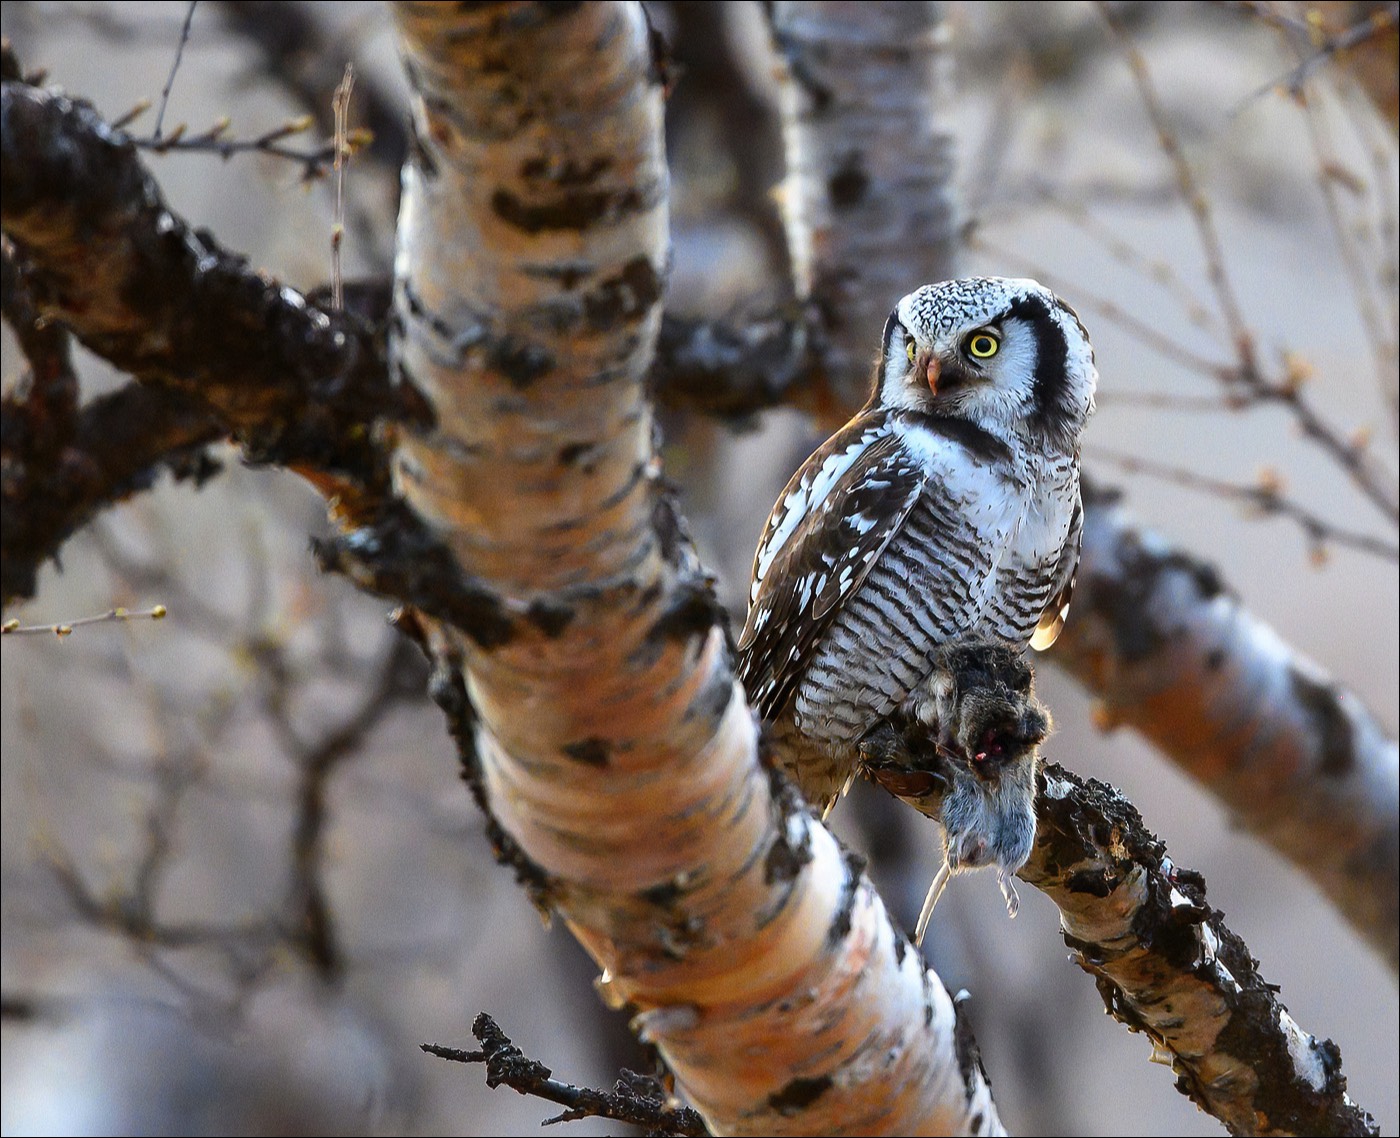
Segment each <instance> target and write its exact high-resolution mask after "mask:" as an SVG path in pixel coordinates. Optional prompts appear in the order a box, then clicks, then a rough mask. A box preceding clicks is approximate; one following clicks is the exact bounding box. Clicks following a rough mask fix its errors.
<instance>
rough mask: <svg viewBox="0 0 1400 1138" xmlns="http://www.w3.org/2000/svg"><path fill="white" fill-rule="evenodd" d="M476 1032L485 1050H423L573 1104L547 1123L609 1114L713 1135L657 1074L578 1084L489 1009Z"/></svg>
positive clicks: (652, 1127)
mask: <svg viewBox="0 0 1400 1138" xmlns="http://www.w3.org/2000/svg"><path fill="white" fill-rule="evenodd" d="M472 1034H473V1035H474V1036H476V1038H477V1042H479V1043H480V1044H481V1050H480V1051H460V1050H458V1049H456V1048H453V1047H440V1046H438V1045H437V1044H434V1043H424V1044H423V1045H422V1046H423V1050H424V1051H426V1052H427V1053H428V1054H429V1055H436V1056H437V1057H438V1058H439V1059H446V1060H448V1061H449V1062H454V1063H484V1064H486V1085H487V1086H488V1087H493V1088H494V1087H499V1086H507V1087H510V1088H511V1090H513V1091H515V1092H516V1093H517V1094H522V1095H532V1096H534V1097H535V1098H540V1099H544V1100H545V1101H547V1102H553V1103H558V1104H559V1105H560V1106H563V1107H567V1108H568V1109H567V1110H565V1111H564V1113H563V1114H561V1115H559V1116H557V1117H555V1118H551V1119H548V1120H547V1121H546V1122H544V1123H542V1125H545V1126H548V1125H550V1124H551V1123H555V1122H575V1121H577V1120H579V1119H581V1118H610V1119H613V1120H614V1121H617V1122H628V1123H631V1124H632V1125H633V1126H643V1127H646V1131H647V1133H648V1134H649V1135H659V1136H664V1135H680V1136H683V1138H691V1136H694V1138H698V1136H700V1135H706V1134H709V1131H708V1130H706V1129H705V1123H704V1120H703V1119H701V1117H700V1115H699V1114H698V1113H697V1112H695V1111H693V1110H691V1109H690V1108H689V1107H686V1106H681V1107H677V1106H671V1105H668V1103H667V1099H666V1092H665V1090H664V1089H663V1088H662V1087H661V1085H660V1084H659V1083H658V1082H657V1081H656V1080H655V1079H651V1078H648V1077H647V1076H645V1075H639V1074H637V1073H636V1072H635V1071H623V1073H622V1074H623V1077H622V1078H621V1079H618V1081H617V1085H616V1087H615V1088H614V1089H613V1090H612V1091H610V1092H609V1091H597V1090H593V1089H592V1088H591V1087H576V1086H574V1085H573V1084H572V1083H561V1082H560V1081H559V1080H558V1079H555V1078H553V1077H552V1076H553V1072H552V1071H551V1070H550V1069H549V1068H548V1067H546V1066H545V1065H544V1064H543V1063H541V1062H540V1061H539V1060H538V1059H530V1058H527V1057H526V1055H525V1053H524V1052H522V1051H521V1050H520V1048H518V1047H517V1046H515V1044H514V1043H512V1042H511V1041H510V1036H508V1035H506V1033H505V1032H504V1031H502V1030H501V1029H500V1027H499V1026H498V1025H497V1023H496V1021H495V1020H493V1019H492V1018H491V1017H490V1016H489V1015H487V1014H486V1013H485V1012H482V1013H481V1014H480V1015H479V1016H477V1017H476V1020H475V1022H473V1023H472Z"/></svg>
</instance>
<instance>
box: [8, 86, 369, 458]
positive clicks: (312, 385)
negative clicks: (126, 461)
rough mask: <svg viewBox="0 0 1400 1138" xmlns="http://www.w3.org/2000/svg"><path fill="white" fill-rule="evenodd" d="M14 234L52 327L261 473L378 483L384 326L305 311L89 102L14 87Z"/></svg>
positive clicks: (10, 145) (11, 193) (304, 306)
mask: <svg viewBox="0 0 1400 1138" xmlns="http://www.w3.org/2000/svg"><path fill="white" fill-rule="evenodd" d="M0 98H2V99H3V103H0V115H3V132H4V134H3V144H2V145H3V194H2V195H0V197H3V214H0V217H2V218H3V224H4V229H5V233H6V235H7V236H9V237H10V238H11V240H13V241H14V243H15V246H16V248H17V249H18V251H19V253H20V254H21V255H22V256H23V257H24V258H25V259H26V260H27V261H28V262H30V264H32V266H33V272H32V273H30V274H28V278H27V279H28V283H29V286H30V288H31V290H32V291H33V294H34V298H35V305H36V307H37V309H38V311H39V312H40V313H41V315H43V316H44V317H46V318H48V319H51V320H58V321H61V322H62V323H63V324H64V325H65V326H67V327H68V328H69V329H70V330H71V331H72V332H73V333H74V334H75V335H76V336H77V337H78V339H79V340H80V341H82V343H83V344H84V345H86V346H87V347H88V348H90V349H91V350H92V351H94V352H96V353H97V354H98V355H100V356H102V357H103V358H105V359H107V360H110V361H111V362H112V363H113V364H115V365H116V366H117V367H119V368H121V369H123V370H125V371H128V372H130V373H131V374H133V375H134V376H135V377H136V378H137V379H139V380H141V382H143V383H145V384H147V385H150V386H152V387H155V388H159V389H161V390H165V391H175V392H179V393H181V394H182V395H184V396H186V397H188V398H193V399H196V400H200V401H203V403H204V404H206V405H207V406H208V408H209V409H210V411H211V412H212V413H213V414H214V415H216V416H217V417H218V419H219V421H220V422H221V424H222V425H223V426H224V428H225V429H226V430H227V431H229V432H231V433H233V434H234V435H235V436H236V437H237V438H238V440H239V441H240V442H241V443H242V444H243V447H244V451H245V454H246V455H247V456H248V458H249V459H250V460H251V461H255V462H258V461H261V462H277V463H280V464H284V465H293V466H304V467H307V468H309V469H314V470H320V471H337V472H348V473H351V474H354V475H356V476H357V477H361V478H364V479H366V480H373V478H374V477H375V472H376V467H377V465H378V462H379V459H378V454H377V452H376V450H375V448H374V447H373V446H372V443H371V440H370V438H369V433H368V429H367V428H368V425H369V424H371V423H372V422H373V421H374V419H375V417H376V416H380V415H394V414H396V409H395V407H394V406H393V404H392V401H391V400H390V399H389V398H387V392H386V388H385V385H384V383H383V379H382V377H383V374H384V361H383V355H382V352H381V350H380V345H379V343H378V340H377V337H376V335H375V333H374V330H373V329H370V328H369V327H367V326H365V325H364V324H363V323H361V322H360V321H358V320H356V319H355V318H353V317H351V316H347V315H345V314H343V313H336V312H325V311H321V310H318V309H315V308H312V307H310V306H308V304H307V302H306V300H305V298H304V297H303V296H302V295H301V294H299V293H298V292H296V291H295V290H294V289H291V288H287V287H285V286H283V285H281V284H279V283H277V282H276V281H274V280H272V279H270V278H268V277H266V276H263V275H262V274H260V273H257V272H255V271H253V270H252V269H250V268H249V267H248V265H247V264H246V262H245V261H244V260H243V259H242V258H241V257H238V256H236V255H234V254H231V253H229V252H227V251H226V250H224V249H222V248H221V247H220V246H219V245H218V243H217V242H216V241H215V240H214V238H213V236H212V235H211V234H209V233H208V232H206V231H203V230H193V229H191V228H190V227H189V226H188V225H186V223H185V222H184V221H182V220H181V219H180V218H179V217H177V216H176V215H175V214H174V213H172V212H171V211H170V209H169V208H168V207H167V206H166V204H165V202H164V200H163V198H162V196H161V193H160V190H159V188H158V187H157V185H156V183H155V181H154V180H153V179H152V178H151V177H150V175H149V174H148V173H147V172H146V170H145V169H144V167H143V166H142V165H141V162H140V161H139V159H138V157H137V154H136V151H135V148H134V147H133V146H132V144H131V142H130V140H129V139H128V138H127V137H126V136H125V135H123V134H122V133H121V132H119V131H114V130H112V129H111V128H110V127H108V126H107V124H106V123H104V122H103V121H102V119H101V118H100V117H99V116H98V114H97V113H96V112H95V111H94V110H93V109H92V107H90V106H88V105H87V104H85V103H81V102H73V101H71V100H69V99H67V98H64V97H63V96H61V95H58V94H55V93H53V92H52V91H46V90H40V89H38V88H34V87H29V86H25V85H23V84H22V83H20V82H13V81H7V82H5V83H4V84H3V90H2V91H0Z"/></svg>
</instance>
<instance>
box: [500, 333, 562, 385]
mask: <svg viewBox="0 0 1400 1138" xmlns="http://www.w3.org/2000/svg"><path fill="white" fill-rule="evenodd" d="M488 359H489V360H490V363H491V366H492V367H493V368H495V369H496V370H497V371H499V372H500V373H501V374H502V375H503V376H505V377H506V379H507V380H508V381H509V382H510V385H511V386H512V387H514V388H515V389H516V390H517V391H524V390H525V388H527V387H529V386H530V385H531V384H532V383H534V382H535V380H537V379H539V378H540V377H541V376H544V375H548V374H549V373H550V372H551V371H553V370H554V363H555V361H554V356H553V354H552V353H550V352H549V351H547V350H546V349H544V348H542V347H540V346H539V345H538V344H532V343H530V342H529V341H528V340H523V339H521V338H520V337H518V336H512V335H505V336H501V337H499V338H497V339H495V340H493V341H492V343H491V347H490V350H489V355H488Z"/></svg>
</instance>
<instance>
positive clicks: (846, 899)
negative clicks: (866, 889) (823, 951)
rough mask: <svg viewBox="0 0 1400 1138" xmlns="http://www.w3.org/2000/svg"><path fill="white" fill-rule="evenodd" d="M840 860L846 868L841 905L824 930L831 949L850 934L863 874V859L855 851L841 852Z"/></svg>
mask: <svg viewBox="0 0 1400 1138" xmlns="http://www.w3.org/2000/svg"><path fill="white" fill-rule="evenodd" d="M841 859H842V861H843V862H844V863H845V866H846V880H845V881H844V882H843V883H842V885H841V903H840V904H839V905H837V907H836V915H835V916H834V917H832V919H831V927H830V928H828V929H827V930H826V943H827V944H828V945H830V946H831V947H833V948H834V947H835V946H836V945H838V944H840V943H841V942H842V941H843V940H845V939H846V937H848V936H849V935H850V933H851V920H852V918H853V915H854V914H855V909H856V898H857V897H858V896H859V895H860V886H861V874H863V873H864V872H865V858H863V857H861V855H860V854H858V853H856V852H855V850H842V851H841Z"/></svg>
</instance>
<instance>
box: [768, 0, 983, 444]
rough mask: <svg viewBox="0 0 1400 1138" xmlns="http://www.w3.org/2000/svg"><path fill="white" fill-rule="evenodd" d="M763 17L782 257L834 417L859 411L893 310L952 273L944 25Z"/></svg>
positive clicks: (908, 17)
mask: <svg viewBox="0 0 1400 1138" xmlns="http://www.w3.org/2000/svg"><path fill="white" fill-rule="evenodd" d="M772 14H773V15H772V18H773V35H774V39H775V40H776V42H777V46H778V50H779V53H780V54H781V55H782V57H783V58H784V59H785V60H786V62H787V75H786V77H785V79H786V81H785V82H784V83H783V86H782V113H783V137H784V143H785V151H786V154H787V168H788V169H787V180H786V182H785V184H784V189H783V212H784V217H785V221H786V224H787V230H788V247H789V251H790V252H791V255H792V262H793V273H794V276H795V284H796V289H797V295H798V296H799V297H800V298H802V299H804V300H806V299H810V300H811V301H812V302H813V303H814V304H815V305H816V307H817V309H818V311H819V312H820V315H821V326H822V328H823V330H824V331H825V333H826V335H825V338H824V341H823V344H822V348H823V354H824V356H825V362H826V367H827V372H828V374H829V376H830V381H831V389H832V391H833V393H834V395H835V397H836V403H837V405H836V406H835V407H833V408H831V409H830V410H831V415H830V416H829V417H834V416H839V415H840V411H841V408H842V407H850V406H859V405H860V404H861V403H862V402H863V401H864V399H865V396H866V394H867V391H868V387H869V375H870V362H871V356H872V352H873V350H874V348H875V347H876V346H877V344H878V339H879V335H880V329H881V328H882V327H883V326H884V323H885V317H886V316H888V315H889V312H890V310H891V309H892V308H894V305H895V302H896V301H898V300H899V298H900V297H901V296H903V295H904V294H905V293H907V292H909V291H911V290H912V289H913V288H916V287H917V286H918V285H921V284H925V283H927V282H930V281H937V280H944V279H946V278H948V277H953V276H956V275H957V273H956V272H955V271H954V264H955V256H956V251H957V239H958V233H957V208H956V206H955V204H954V201H953V193H952V176H953V134H952V129H951V116H949V115H948V113H947V110H946V108H947V106H948V102H949V92H948V83H947V81H946V68H947V63H948V49H947V37H948V26H947V24H946V23H945V22H944V21H943V17H942V5H939V4H931V3H924V2H919V3H903V2H893V3H891V2H876V0H860V2H859V3H856V2H854V0H843V2H840V3H812V2H808V0H779V2H778V3H775V4H774V5H773V6H772Z"/></svg>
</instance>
